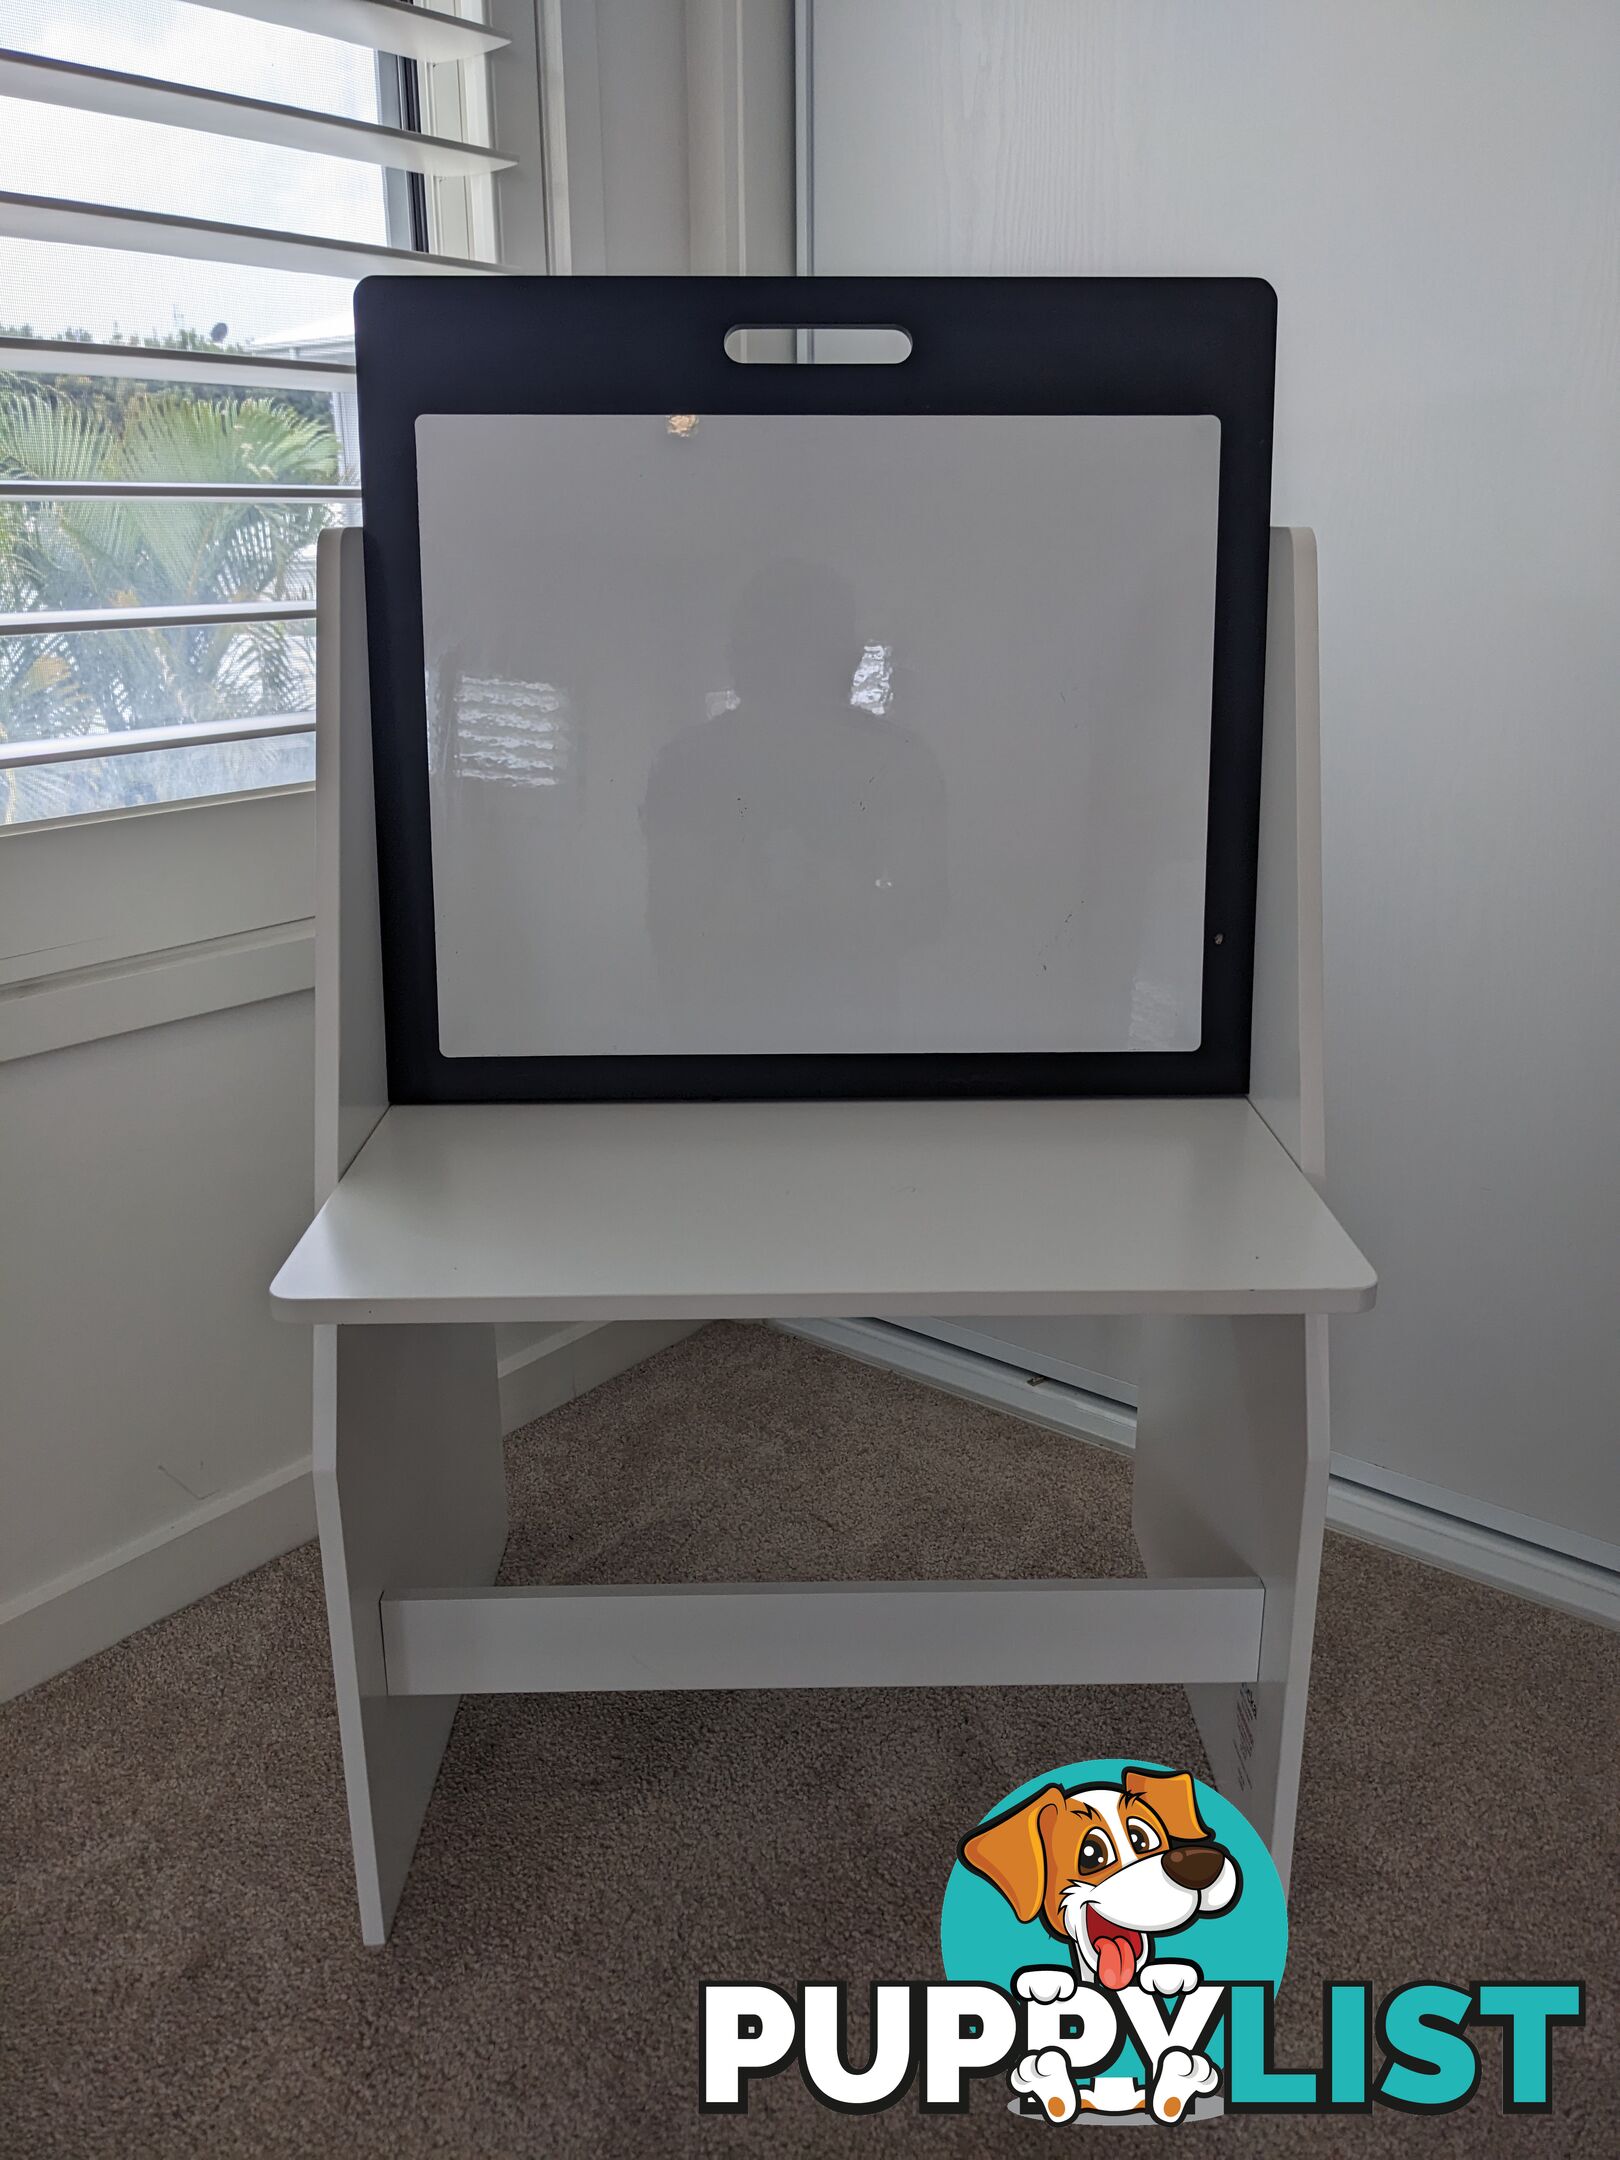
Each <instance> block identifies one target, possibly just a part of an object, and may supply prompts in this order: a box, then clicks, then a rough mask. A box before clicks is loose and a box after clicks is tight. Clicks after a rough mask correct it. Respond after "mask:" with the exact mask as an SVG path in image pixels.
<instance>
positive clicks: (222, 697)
mask: <svg viewBox="0 0 1620 2160" xmlns="http://www.w3.org/2000/svg"><path fill="white" fill-rule="evenodd" d="M441 9H442V10H443V12H441V11H440V10H441ZM314 19H319V20H320V21H321V23H322V32H323V34H319V35H317V34H314V33H313V32H311V31H310V30H308V29H305V28H301V27H298V25H300V24H301V23H308V22H310V21H311V20H314ZM4 23H5V26H4V31H3V33H0V34H3V36H4V39H5V43H6V46H7V47H8V48H10V49H7V50H5V51H0V97H3V98H4V100H5V104H4V106H3V108H0V824H4V825H16V824H22V823H29V822H34V821H38V820H40V819H52V818H62V817H74V816H82V815H84V814H86V813H90V812H95V811H106V810H122V809H130V808H134V807H137V806H140V805H144V804H155V803H163V802H173V801H182V800H189V799H193V798H197V797H203V796H218V795H221V794H231V793H238V792H241V791H244V790H249V789H260V788H272V787H284V786H287V785H291V784H298V783H303V782H307V781H308V780H309V779H311V778H312V777H313V769H314V738H313V733H312V729H313V724H314V713H313V706H314V620H313V606H314V558H315V542H316V538H317V535H318V534H319V533H320V532H321V530H322V529H323V528H324V527H325V526H327V525H328V524H330V523H332V522H334V521H336V520H341V519H343V518H346V517H349V516H352V515H353V514H354V504H355V500H356V498H357V496H358V481H359V474H358V470H357V461H356V445H355V430H354V416H353V373H352V358H353V351H352V342H351V340H352V326H351V310H350V297H351V294H352V291H353V287H354V283H355V281H356V279H357V278H359V277H361V276H364V275H366V274H367V273H368V272H370V271H374V270H388V269H418V268H422V267H429V266H431V267H432V268H434V269H443V270H445V271H447V272H452V273H460V274H464V275H478V274H480V273H481V272H484V271H487V270H493V269H496V268H498V264H497V263H496V260H495V257H496V243H495V231H496V219H495V201H494V179H495V176H496V175H497V174H498V173H499V172H500V171H501V170H503V169H504V168H505V167H507V166H509V165H510V164H511V160H510V159H506V158H503V157H501V156H500V155H499V154H498V153H497V152H496V151H494V150H493V149H491V148H489V147H488V142H489V135H488V128H489V85H488V80H487V63H488V57H489V55H490V54H491V52H493V51H494V50H496V49H497V48H498V47H499V46H500V45H501V44H502V42H503V40H502V39H500V38H499V37H498V36H497V35H496V34H495V33H494V32H493V31H492V30H490V29H489V28H487V27H486V26H485V23H484V21H483V9H482V7H481V5H479V4H478V0H461V4H460V6H459V9H458V8H457V7H456V0H438V5H437V6H436V7H435V8H434V9H427V8H411V7H406V6H404V5H402V4H401V0H320V4H319V5H318V6H313V5H310V4H309V0H6V8H5V18H4Z"/></svg>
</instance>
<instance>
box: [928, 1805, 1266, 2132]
mask: <svg viewBox="0 0 1620 2160" xmlns="http://www.w3.org/2000/svg"><path fill="white" fill-rule="evenodd" d="M961 1857H962V1860H963V1863H964V1864H965V1865H966V1866H968V1867H970V1868H972V1869H973V1870H974V1872H975V1873H976V1874H979V1875H982V1876H984V1878H985V1879H986V1881H988V1882H991V1883H994V1885H995V1886H996V1888H997V1889H998V1890H999V1891H1000V1892H1001V1894H1002V1896H1003V1897H1004V1898H1005V1899H1006V1900H1007V1903H1008V1904H1009V1905H1010V1906H1011V1907H1012V1909H1013V1911H1014V1912H1015V1913H1016V1914H1017V1915H1018V1917H1019V1919H1020V1920H1026V1921H1027V1920H1034V1919H1036V1918H1039V1919H1040V1921H1041V1923H1042V1925H1043V1926H1044V1927H1045V1929H1046V1931H1047V1933H1048V1934H1049V1935H1052V1936H1055V1937H1056V1939H1057V1940H1058V1941H1059V1942H1061V1943H1064V1944H1066V1945H1067V1947H1068V1948H1069V1950H1070V1952H1071V1954H1072V1957H1073V1961H1074V1969H1073V1970H1072V1971H1071V1970H1060V1969H1057V1968H1050V1969H1045V1968H1035V1969H1032V1970H1029V1971H1026V1972H1022V1973H1020V1974H1019V1975H1018V1981H1017V1985H1018V1988H1019V1992H1020V1993H1021V1994H1023V1995H1025V1996H1027V1997H1029V1998H1031V1999H1032V2000H1034V2001H1037V2002H1062V2001H1066V2000H1067V1999H1068V1998H1069V1997H1070V1996H1071V1995H1072V1994H1073V1993H1074V1991H1075V1986H1076V1983H1077V1979H1078V1980H1084V1981H1086V1982H1088V1983H1091V1982H1095V1983H1096V1984H1097V1985H1099V1986H1101V1987H1104V1988H1108V1989H1110V1990H1112V1991H1114V1992H1115V1993H1117V1992H1118V1991H1119V1990H1120V1989H1121V1988H1127V1987H1130V1986H1131V1985H1132V1983H1133V1982H1134V1983H1135V1985H1136V1986H1138V1987H1141V1988H1146V1989H1148V1990H1149V1991H1150V1992H1151V1993H1153V1994H1156V1995H1178V1996H1179V1995H1185V1994H1186V1993H1187V1992H1188V1991H1189V1990H1190V1989H1192V1988H1194V1987H1197V1986H1198V1985H1199V1984H1200V1983H1201V1981H1202V1978H1203V1975H1202V1974H1201V1973H1200V1972H1199V1969H1198V1967H1197V1966H1196V1965H1192V1964H1188V1963H1186V1962H1185V1961H1182V1960H1178V1959H1163V1958H1159V1957H1157V1956H1156V1955H1155V1954H1154V1939H1155V1938H1156V1937H1158V1936H1161V1935H1169V1934H1173V1933H1174V1932H1175V1931H1176V1930H1177V1929H1178V1928H1184V1927H1187V1926H1188V1925H1189V1924H1190V1923H1191V1922H1192V1921H1193V1920H1195V1919H1197V1918H1198V1917H1199V1916H1200V1915H1201V1914H1203V1913H1218V1912H1224V1911H1225V1910H1226V1909H1227V1907H1228V1906H1230V1905H1231V1904H1232V1903H1233V1902H1234V1900H1235V1899H1236V1897H1237V1895H1238V1892H1239V1890H1240V1888H1241V1887H1242V1885H1241V1879H1240V1877H1239V1875H1238V1870H1237V1865H1236V1863H1235V1862H1234V1861H1233V1859H1232V1856H1231V1854H1230V1853H1228V1852H1227V1851H1226V1850H1225V1849H1224V1847H1222V1846H1220V1845H1217V1844H1216V1843H1215V1841H1214V1838H1213V1837H1212V1835H1211V1833H1210V1832H1209V1831H1208V1830H1207V1829H1206V1828H1205V1826H1204V1824H1203V1822H1202V1820H1201V1819H1200V1817H1199V1813H1198V1806H1197V1801H1196V1798H1195V1795H1194V1792H1193V1781H1192V1779H1191V1778H1190V1777H1188V1776H1187V1775H1186V1773H1185V1772H1184V1771H1177V1772H1174V1773H1167V1772H1163V1771H1157V1770H1127V1771H1126V1772H1125V1775H1124V1778H1123V1779H1122V1781H1121V1782H1120V1783H1119V1784H1118V1785H1090V1786H1086V1787H1084V1788H1083V1789H1081V1790H1080V1791H1077V1792H1064V1791H1063V1789H1062V1788H1061V1787H1060V1786H1057V1785H1048V1786H1047V1788H1046V1789H1045V1791H1044V1792H1039V1793H1037V1794H1036V1795H1035V1797H1034V1799H1033V1800H1026V1801H1025V1802H1024V1803H1023V1804H1022V1805H1021V1806H1020V1807H1016V1808H1014V1809H1012V1810H1011V1811H1010V1812H1009V1813H1007V1814H1006V1815H1002V1816H999V1817H998V1818H997V1819H996V1821H994V1822H990V1823H985V1824H984V1825H983V1826H982V1827H981V1828H979V1829H977V1830H975V1831H974V1832H973V1833H972V1834H971V1836H969V1837H967V1838H965V1839H964V1840H963V1842H962V1848H961ZM1056 2052H1057V2051H1055V2050H1051V2049H1048V2050H1046V2051H1044V2053H1043V2054H1042V2055H1041V2056H1039V2057H1037V2056H1034V2055H1032V2056H1030V2057H1028V2058H1026V2060H1025V2061H1024V2062H1022V2063H1021V2064H1020V2065H1019V2066H1018V2068H1017V2070H1015V2071H1014V2073H1013V2086H1014V2089H1015V2090H1016V2091H1019V2092H1032V2093H1035V2094H1036V2095H1037V2096H1038V2097H1039V2098H1041V2100H1042V2102H1043V2105H1044V2106H1045V2107H1046V2110H1047V2113H1048V2114H1049V2115H1053V2116H1058V2115H1061V2114H1063V2113H1064V2112H1066V2108H1067V2106H1068V2105H1069V2104H1072V2087H1071V2086H1069V2084H1068V2080H1067V2078H1066V2077H1065V2078H1064V2079H1063V2080H1062V2081H1061V2082H1062V2087H1063V2090H1064V2091H1066V2092H1068V2093H1069V2095H1070V2099H1069V2101H1064V2100H1063V2098H1062V2096H1061V2094H1060V2092H1059V2091H1058V2089H1057V2082H1056V2081H1055V2080H1054V2079H1053V2077H1052V2076H1051V2075H1050V2073H1051V2071H1052V2070H1053V2068H1054V2067H1055V2066H1054V2065H1052V2064H1048V2063H1046V2061H1045V2056H1046V2055H1048V2054H1054V2053H1056ZM1060 2059H1061V2060H1062V2061H1063V2063H1064V2064H1065V2065H1066V2062H1067V2058H1066V2057H1063V2058H1060ZM1217 2079H1218V2073H1217V2072H1216V2069H1215V2066H1214V2064H1213V2063H1211V2062H1209V2061H1208V2060H1207V2058H1205V2057H1204V2056H1201V2055H1189V2053H1188V2051H1187V2050H1186V2049H1184V2048H1170V2049H1167V2050H1166V2051H1165V2054H1164V2055H1163V2057H1162V2058H1161V2059H1160V2062H1159V2064H1158V2065H1157V2067H1156V2071H1155V2075H1154V2078H1153V2087H1152V2091H1151V2093H1150V2095H1149V2105H1150V2107H1151V2109H1152V2112H1153V2113H1154V2114H1155V2115H1157V2116H1159V2118H1160V2120H1161V2121H1174V2120H1175V2119H1176V2118H1177V2117H1178V2116H1180V2115H1181V2114H1182V2113H1183V2111H1184V2110H1185V2108H1186V2105H1187V2102H1188V2100H1189V2099H1190V2098H1192V2097H1194V2096H1195V2095H1196V2094H1197V2093H1199V2092H1207V2091H1212V2090H1213V2089H1214V2087H1215V2084H1216V2082H1217ZM1104 2083H1106V2084H1107V2086H1108V2087H1109V2088H1110V2097H1112V2096H1113V2093H1112V2089H1113V2088H1114V2087H1116V2086H1117V2085H1118V2084H1119V2083H1120V2081H1119V2080H1107V2081H1099V2087H1100V2086H1101V2085H1102V2084H1104ZM1172 2086H1173V2087H1174V2088H1176V2089H1174V2090H1172V2089H1171V2087H1172ZM1048 2087H1052V2088H1053V2089H1052V2090H1051V2091H1050V2092H1048V2090H1047V2088H1048ZM1183 2087H1185V2088H1186V2089H1185V2090H1182V2089H1181V2088H1183ZM1161 2088H1163V2089H1162V2090H1161ZM1100 2097H1101V2095H1100V2093H1099V2098H1100ZM1054 2102H1055V2103H1056V2104H1055V2105H1054ZM1084 2104H1085V2102H1084V2099H1082V2105H1084ZM1096 2104H1097V2103H1095V2102H1094V2103H1093V2105H1096ZM1126 2105H1127V2106H1129V2107H1139V2106H1140V2105H1141V2101H1140V2099H1139V2098H1134V2097H1133V2098H1130V2099H1129V2100H1128V2101H1127V2102H1126Z"/></svg>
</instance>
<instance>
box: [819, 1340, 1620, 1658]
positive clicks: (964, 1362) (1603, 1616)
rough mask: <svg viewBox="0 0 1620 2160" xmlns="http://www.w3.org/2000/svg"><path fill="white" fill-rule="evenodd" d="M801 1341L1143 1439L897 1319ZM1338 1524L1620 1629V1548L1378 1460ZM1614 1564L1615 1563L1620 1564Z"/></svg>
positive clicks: (1345, 1499)
mask: <svg viewBox="0 0 1620 2160" xmlns="http://www.w3.org/2000/svg"><path fill="white" fill-rule="evenodd" d="M778 1325H779V1326H783V1327H785V1328H786V1330H787V1332H788V1333H789V1334H793V1335H803V1336H805V1337H807V1338H808V1339H809V1340H811V1341H813V1342H819V1343H824V1344H825V1345H826V1346H827V1347H828V1348H829V1349H832V1350H838V1351H841V1352H842V1353H843V1354H844V1355H845V1356H847V1357H854V1358H859V1359H861V1360H862V1361H863V1362H864V1363H866V1364H869V1365H882V1366H887V1367H889V1368H891V1369H892V1370H894V1371H897V1372H903V1373H905V1374H907V1375H908V1377H909V1378H911V1379H913V1380H921V1381H922V1382H923V1383H924V1384H925V1385H927V1386H929V1387H937V1388H942V1389H943V1390H944V1391H945V1392H946V1393H947V1394H952V1395H959V1396H963V1397H965V1398H966V1399H967V1400H968V1401H971V1402H982V1403H987V1404H989V1405H991V1406H992V1407H994V1408H995V1409H997V1410H1006V1411H1010V1412H1011V1413H1012V1415H1013V1416H1015V1417H1021V1418H1023V1419H1025V1420H1026V1421H1027V1422H1028V1423H1030V1424H1033V1425H1043V1426H1045V1427H1046V1428H1047V1429H1048V1430H1049V1431H1054V1432H1064V1433H1069V1434H1071V1435H1073V1436H1074V1437H1075V1438H1076V1439H1082V1440H1089V1441H1094V1442H1098V1441H1100V1442H1101V1443H1102V1444H1103V1445H1104V1446H1105V1447H1110V1448H1114V1449H1116V1450H1117V1449H1122V1448H1130V1447H1133V1446H1134V1445H1135V1443H1136V1416H1135V1412H1134V1411H1132V1410H1130V1409H1128V1408H1127V1407H1126V1406H1125V1405H1123V1404H1121V1403H1117V1402H1111V1401H1109V1400H1108V1399H1107V1398H1106V1397H1104V1396H1100V1395H1090V1394H1087V1393H1086V1392H1085V1390H1084V1389H1081V1388H1074V1387H1067V1386H1065V1385H1064V1384H1063V1383H1062V1382H1060V1381H1056V1380H1044V1379H1031V1377H1030V1376H1029V1375H1028V1374H1026V1373H1023V1372H1021V1371H1019V1369H1018V1368H1017V1367H1016V1366H1012V1365H1006V1364H1002V1363H1000V1362H999V1361H998V1360H996V1359H993V1358H987V1357H983V1356H981V1355H979V1354H978V1353H977V1352H974V1351H971V1350H965V1349H960V1348H958V1347H957V1346H956V1345H954V1344H951V1343H944V1342H940V1341H938V1340H937V1339H936V1338H934V1337H933V1336H928V1335H919V1334H916V1333H914V1332H913V1331H912V1330H911V1329H909V1328H904V1327H897V1326H895V1325H894V1324H893V1323H891V1322H889V1321H886V1320H806V1321H797V1320H796V1321H793V1322H791V1323H789V1322H779V1323H778ZM1333 1464H1334V1467H1333V1474H1332V1476H1331V1478H1330V1480H1329V1484H1328V1510H1327V1513H1328V1524H1329V1527H1330V1528H1332V1529H1335V1530H1342V1531H1343V1532H1344V1533H1345V1534H1346V1536H1348V1537H1355V1538H1361V1539H1362V1540H1364V1541H1365V1542H1366V1543H1368V1544H1373V1545H1383V1546H1387V1547H1388V1548H1389V1549H1390V1550H1391V1551H1392V1552H1400V1553H1405V1554H1407V1555H1408V1557H1409V1558H1411V1559H1414V1560H1422V1561H1426V1562H1427V1563H1428V1564H1429V1565H1430V1566H1431V1567H1438V1568H1444V1569H1446V1570H1447V1571H1448V1572H1449V1573H1451V1574H1454V1575H1466V1576H1468V1577H1469V1578H1470V1579H1471V1580H1472V1581H1474V1582H1482V1583H1489V1584H1490V1585H1491V1586H1492V1588H1494V1589H1498V1590H1508V1591H1512V1592H1513V1593H1515V1594H1516V1595H1517V1596H1519V1597H1527V1598H1531V1599H1534V1601H1535V1602H1536V1603H1537V1604H1540V1605H1551V1606H1555V1607H1557V1609H1558V1610H1559V1611H1561V1612H1568V1613H1575V1614H1577V1615H1578V1616H1579V1617H1580V1618H1581V1619H1583V1620H1596V1621H1599V1622H1600V1623H1602V1624H1603V1625H1604V1626H1606V1627H1612V1628H1620V1551H1616V1549H1615V1548H1614V1547H1613V1546H1611V1545H1606V1544H1604V1543H1602V1542H1601V1541H1600V1540H1598V1539H1596V1538H1590V1537H1585V1536H1582V1535H1580V1534H1579V1533H1577V1532H1574V1531H1568V1530H1563V1529H1561V1528H1559V1527H1558V1526H1556V1525H1554V1524H1550V1523H1543V1522H1539V1521H1537V1520H1535V1519H1534V1518H1533V1517H1531V1516H1528V1515H1516V1514H1514V1513H1513V1512H1512V1511H1510V1510H1508V1509H1505V1508H1497V1507H1492V1506H1489V1505H1488V1504H1486V1503H1484V1502H1479V1501H1474V1500H1471V1499H1469V1498H1468V1497H1467V1496H1466V1495H1465V1494H1462V1493H1454V1492H1449V1491H1447V1490H1445V1489H1444V1488H1442V1487H1439V1486H1434V1485H1423V1484H1419V1483H1418V1481H1417V1480H1415V1479H1412V1478H1403V1477H1400V1476H1398V1475H1396V1474H1395V1473H1393V1472H1388V1471H1384V1470H1381V1469H1378V1468H1377V1467H1376V1466H1374V1465H1372V1464H1369V1463H1359V1462H1350V1461H1344V1462H1343V1463H1342V1465H1341V1459H1340V1458H1339V1457H1338V1456H1335V1457H1334V1458H1333ZM1611 1560H1612V1563H1613V1564H1605V1563H1606V1562H1608V1561H1611Z"/></svg>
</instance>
